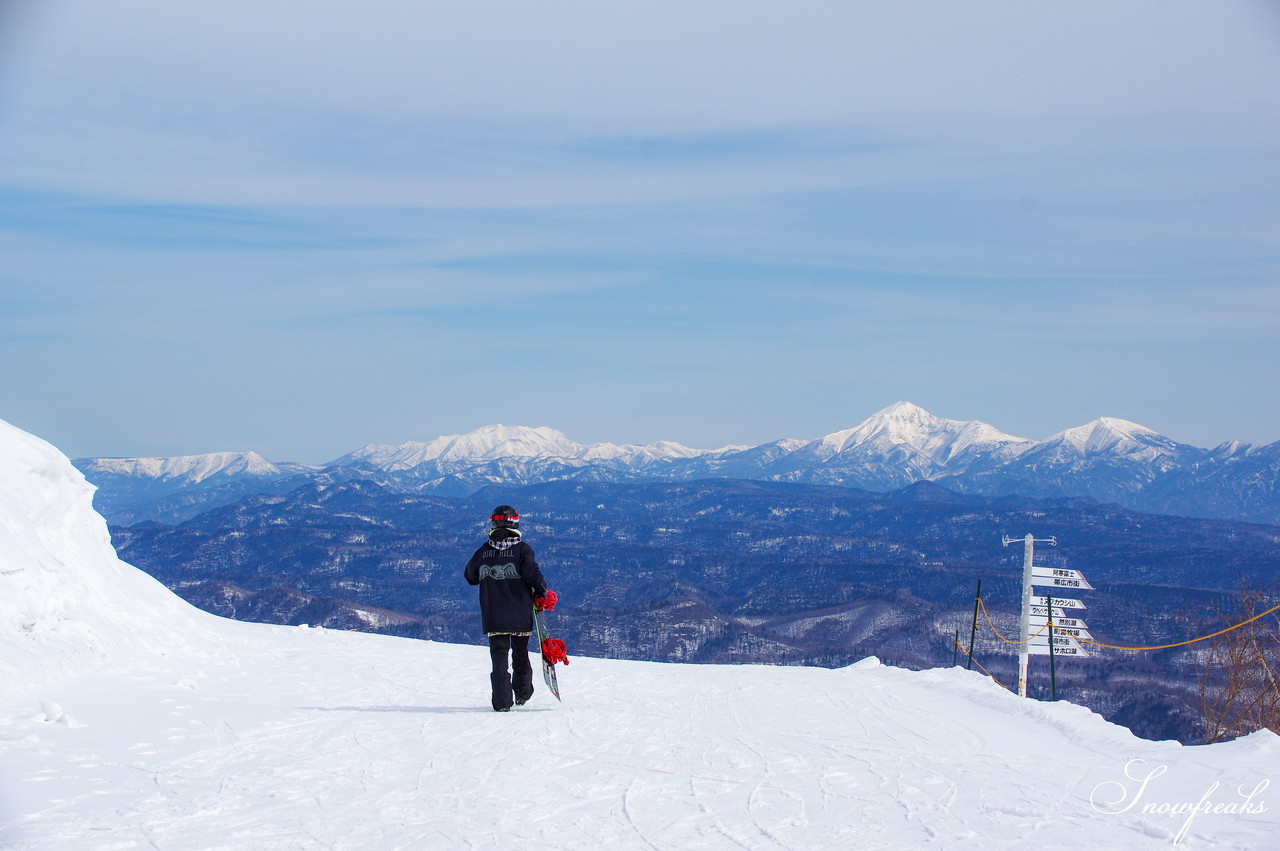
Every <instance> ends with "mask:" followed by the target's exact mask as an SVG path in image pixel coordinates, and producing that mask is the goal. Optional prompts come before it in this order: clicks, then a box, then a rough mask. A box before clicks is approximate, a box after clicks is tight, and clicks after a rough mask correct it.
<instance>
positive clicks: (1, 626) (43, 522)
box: [0, 421, 212, 695]
mask: <svg viewBox="0 0 1280 851" xmlns="http://www.w3.org/2000/svg"><path fill="white" fill-rule="evenodd" d="M92 501H93V487H92V486H91V485H90V484H89V483H88V482H86V481H85V479H84V476H83V475H82V474H81V473H80V472H79V471H78V470H76V468H75V467H73V466H72V465H71V461H70V460H68V458H67V457H66V456H65V455H63V454H62V453H61V452H59V451H58V450H57V449H55V448H54V447H52V446H50V445H49V444H48V443H45V442H44V441H43V440H40V439H39V438H37V437H33V436H32V435H30V434H27V433H26V432H23V431H21V430H19V429H17V428H14V427H13V426H11V425H9V424H8V423H6V422H3V421H0V695H4V694H8V693H10V692H12V691H15V690H17V689H19V688H22V687H24V686H26V685H31V684H33V683H37V682H41V681H44V680H46V679H48V678H51V677H54V676H57V675H59V674H62V673H66V672H68V671H71V670H74V669H76V668H78V667H80V666H82V665H83V664H84V663H86V662H88V661H91V660H92V659H94V658H99V657H102V656H104V655H106V654H107V653H108V651H110V650H111V649H112V648H116V647H122V646H145V647H148V648H152V649H157V650H164V649H166V648H170V647H174V646H180V645H183V644H185V642H186V640H187V638H188V637H189V632H190V630H191V629H193V628H195V623H196V621H197V620H203V619H206V618H210V617H212V616H210V615H205V614H204V613H202V612H198V611H197V610H196V609H194V608H192V607H191V606H189V605H187V604H186V603H185V602H183V601H182V600H180V599H179V598H177V597H175V596H174V595H173V594H172V593H170V592H169V591H168V589H166V588H165V587H164V586H163V585H161V584H160V583H159V582H157V581H156V580H154V579H152V578H151V577H150V576H148V575H147V574H145V573H143V572H142V571H140V570H138V569H137V568H134V567H132V566H130V565H128V564H125V563H124V562H122V561H120V559H119V558H117V557H116V553H115V550H114V549H113V548H112V546H111V538H110V536H109V534H108V533H107V524H106V521H105V520H103V519H102V516H101V515H99V514H98V513H97V512H96V511H94V509H93V506H92Z"/></svg>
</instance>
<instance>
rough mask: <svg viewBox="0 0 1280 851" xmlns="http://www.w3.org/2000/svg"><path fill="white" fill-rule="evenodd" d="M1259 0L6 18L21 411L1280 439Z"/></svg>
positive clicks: (1273, 109) (264, 426)
mask: <svg viewBox="0 0 1280 851" xmlns="http://www.w3.org/2000/svg"><path fill="white" fill-rule="evenodd" d="M1277 106H1280V10H1278V8H1277V7H1276V6H1275V5H1274V4H1270V3H1266V2H1239V0H1226V2H1218V3H1212V4H1208V3H1202V2H1190V1H1189V0H1152V1H1151V2H1131V0H1119V2H1117V0H1107V2H1090V1H1089V0H1085V2H1078V3H1071V4H1026V3H1017V2H968V3H963V4H961V3H948V2H934V3H930V2H901V3H892V4H888V3H881V2H857V0H840V2H835V1H834V0H825V1H824V0H815V2H805V3H791V2H757V0H734V2H720V0H701V2H698V3H684V2H667V0H655V2H648V3H643V4H607V3H599V2H558V1H557V0H549V1H548V2H539V3H527V2H484V0H480V2H473V3H466V4H457V3H453V4H444V3H418V2H408V1H407V0H402V1H401V2H393V1H392V0H365V2H362V3H359V4H355V3H349V2H341V3H339V2H327V0H307V2H293V1H292V0H275V1H274V2H269V3H261V2H244V1H243V0H225V2H221V3H216V4H185V3H172V2H168V0H117V2H113V3H110V4H106V3H98V2H89V0H40V2H36V0H9V2H0V259H2V262H0V367H2V368H3V372H4V378H3V380H2V381H0V419H5V420H7V421H9V422H12V423H13V424H15V425H17V426H19V427H21V428H23V429H25V430H27V431H31V432H34V433H36V434H39V435H40V436H41V437H44V438H45V439H46V440H49V441H51V442H53V443H54V444H55V445H57V446H58V447H59V448H60V449H62V450H63V451H64V452H66V453H67V454H70V455H72V456H151V455H179V454H192V453H199V452H211V451H227V450H250V449H252V450H255V451H257V452H259V453H261V454H263V455H265V456H266V457H268V458H270V459H272V460H276V461H300V462H309V463H321V462H325V461H328V460H332V459H333V458H336V457H338V456H340V455H342V454H344V453H346V452H349V451H351V450H354V449H356V448H358V447H360V446H363V445H365V444H368V443H391V444H394V443H400V442H403V441H408V440H421V441H426V440H430V439H432V438H434V437H436V436H438V435H443V434H455V433H464V432H467V431H471V430H473V429H475V428H478V427H480V426H484V425H488V424H494V423H502V424H505V425H527V426H551V427H553V428H556V429H559V430H560V431H563V432H564V433H566V434H567V435H568V436H569V437H570V438H572V439H574V440H576V441H578V442H581V443H593V442H603V441H609V442H615V443H649V442H652V441H656V440H675V441H678V442H681V443H684V444H686V445H689V446H693V447H698V448H712V447H718V446H723V445H727V444H751V445H753V444H758V443H763V442H766V441H771V440H776V439H779V438H783V437H795V438H814V437H818V436H820V435H824V434H827V433H830V432H833V431H837V430H840V429H844V428H849V427H851V426H853V425H856V424H857V423H858V422H860V421H861V420H863V419H864V418H866V417H867V416H869V415H871V414H872V413H874V412H875V411H877V410H879V409H881V408H884V407H886V406H888V405H890V404H892V403H894V402H896V401H899V400H906V401H910V402H914V403H916V404H918V405H921V406H922V407H924V408H926V409H927V410H929V411H931V412H932V413H934V414H936V415H938V416H941V417H946V418H950V419H959V420H971V419H976V420H982V421H984V422H988V423H990V424H992V425H994V426H995V427H997V428H999V429H1001V430H1003V431H1005V432H1008V433H1010V434H1014V435H1017V436H1020V437H1030V438H1043V437H1047V436H1049V435H1050V434H1053V433H1055V432H1058V431H1061V430H1063V429H1066V428H1070V427H1073V426H1077V425H1081V424H1083V423H1085V422H1088V421H1090V420H1093V419H1095V418H1097V417H1101V416H1111V417H1120V418H1123V419H1128V420H1132V421H1135V422H1138V423H1141V424H1143V425H1146V426H1149V427H1151V428H1154V429H1156V430H1157V431H1160V432H1162V433H1164V434H1166V435H1168V436H1169V437H1171V438H1173V439H1174V440H1178V441H1181V442H1184V443H1190V444H1193V445H1197V446H1214V445H1217V444H1218V443H1221V442H1223V441H1226V440H1236V439H1238V440H1247V441H1251V442H1255V443H1270V442H1273V441H1276V440H1280V394H1277V393H1276V392H1275V388H1276V387H1277V386H1280V375H1278V373H1280V109H1277Z"/></svg>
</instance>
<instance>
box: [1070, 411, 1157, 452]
mask: <svg viewBox="0 0 1280 851" xmlns="http://www.w3.org/2000/svg"><path fill="white" fill-rule="evenodd" d="M1045 443H1046V444H1055V443H1056V444H1063V445H1066V446H1069V447H1071V448H1072V449H1074V450H1075V451H1076V452H1078V453H1080V454H1081V455H1084V456H1088V455H1096V454H1099V453H1111V454H1131V453H1133V452H1144V453H1150V452H1155V453H1158V454H1172V453H1174V452H1176V451H1177V447H1178V445H1177V444H1176V443H1174V442H1173V441H1172V440H1170V439H1169V438H1167V437H1165V436H1164V435H1162V434H1160V433H1159V432H1158V431H1155V430H1153V429H1150V428H1147V427H1146V426H1142V425H1138V424H1137V423H1133V422H1129V421H1128V420H1122V419H1119V418H1117V417H1099V418H1098V419H1096V420H1093V421H1092V422H1088V423H1085V424H1084V425H1082V426H1076V427H1075V428H1069V429H1067V430H1066V431H1062V432H1059V433H1057V434H1055V435H1053V436H1052V437H1050V438H1048V439H1047V440H1046V441H1045Z"/></svg>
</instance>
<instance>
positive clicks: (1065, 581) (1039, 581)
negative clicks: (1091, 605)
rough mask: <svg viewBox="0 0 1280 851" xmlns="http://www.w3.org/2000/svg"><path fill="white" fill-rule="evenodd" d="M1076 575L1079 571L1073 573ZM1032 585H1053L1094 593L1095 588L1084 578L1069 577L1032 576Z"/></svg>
mask: <svg viewBox="0 0 1280 851" xmlns="http://www.w3.org/2000/svg"><path fill="white" fill-rule="evenodd" d="M1071 572H1072V573H1076V572H1077V571H1074V570H1073V571H1071ZM1031 584H1032V585H1052V586H1053V587H1054V588H1070V589H1072V590H1073V591H1092V590H1093V586H1092V585H1090V584H1089V582H1088V581H1087V580H1086V579H1085V578H1084V577H1083V576H1082V577H1080V578H1079V579H1076V578H1074V577H1067V576H1032V577H1031Z"/></svg>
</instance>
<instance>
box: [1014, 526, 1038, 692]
mask: <svg viewBox="0 0 1280 851" xmlns="http://www.w3.org/2000/svg"><path fill="white" fill-rule="evenodd" d="M1035 540H1036V539H1035V537H1034V536H1033V535H1032V534H1031V533H1030V532H1028V533H1027V536H1026V537H1025V538H1023V539H1022V631H1021V634H1020V635H1019V636H1018V638H1019V639H1020V640H1021V642H1022V643H1021V644H1019V645H1018V696H1019V697H1026V696H1027V661H1028V660H1029V659H1030V658H1031V652H1030V651H1031V648H1030V647H1029V646H1028V644H1029V643H1030V641H1031V562H1032V561H1033V560H1034V559H1035V551H1036V544H1035Z"/></svg>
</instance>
